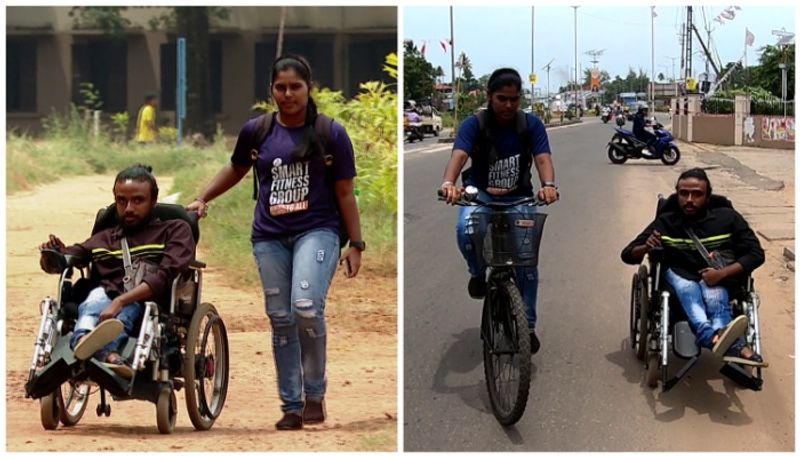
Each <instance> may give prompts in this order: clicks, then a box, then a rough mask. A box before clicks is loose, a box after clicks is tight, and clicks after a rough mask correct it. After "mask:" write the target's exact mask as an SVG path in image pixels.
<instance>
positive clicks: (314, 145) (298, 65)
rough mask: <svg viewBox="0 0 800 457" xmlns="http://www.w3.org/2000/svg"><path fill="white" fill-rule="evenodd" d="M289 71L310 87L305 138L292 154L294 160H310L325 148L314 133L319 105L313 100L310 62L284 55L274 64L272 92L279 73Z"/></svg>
mask: <svg viewBox="0 0 800 457" xmlns="http://www.w3.org/2000/svg"><path fill="white" fill-rule="evenodd" d="M287 70H294V71H295V73H297V74H298V76H300V77H301V78H303V81H305V82H306V85H307V86H308V105H306V119H305V122H304V124H303V125H304V126H305V128H304V130H303V136H302V137H300V143H299V144H298V145H297V149H295V150H294V151H293V152H292V158H294V159H295V160H304V159H308V158H310V157H311V156H313V155H314V154H315V153H317V152H322V147H323V146H322V142H321V141H320V139H319V136H318V135H317V133H316V132H315V131H314V123H315V122H316V120H317V104H316V103H314V99H313V98H311V87H312V84H313V83H312V79H311V65H309V63H308V61H307V60H306V59H305V58H304V57H303V56H300V55H297V54H284V55H282V56H280V57H278V58H277V59H275V61H274V62H272V75H271V78H270V92H271V91H272V84H274V83H275V79H276V78H277V77H278V73H280V72H283V71H287Z"/></svg>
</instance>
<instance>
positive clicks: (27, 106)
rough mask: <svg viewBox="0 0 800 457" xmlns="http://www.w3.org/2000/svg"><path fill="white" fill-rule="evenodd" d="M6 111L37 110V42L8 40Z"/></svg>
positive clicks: (30, 111) (27, 111)
mask: <svg viewBox="0 0 800 457" xmlns="http://www.w3.org/2000/svg"><path fill="white" fill-rule="evenodd" d="M6 111H7V112H9V113H34V112H36V42H35V41H32V40H14V39H9V40H8V41H7V42H6Z"/></svg>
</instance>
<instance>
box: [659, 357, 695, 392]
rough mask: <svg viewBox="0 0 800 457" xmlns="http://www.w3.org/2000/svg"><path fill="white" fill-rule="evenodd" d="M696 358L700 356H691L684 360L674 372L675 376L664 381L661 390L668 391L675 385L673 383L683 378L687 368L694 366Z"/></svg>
mask: <svg viewBox="0 0 800 457" xmlns="http://www.w3.org/2000/svg"><path fill="white" fill-rule="evenodd" d="M698 360H700V357H698V356H694V357H691V358H690V359H689V361H688V362H686V363H685V364H684V365H683V366H682V367H681V368H680V370H678V372H677V373H675V376H674V377H673V378H672V379H670V380H668V381H667V382H665V383H664V385H663V386H662V391H663V392H669V391H670V390H672V388H673V387H675V385H676V384H678V383H679V382H680V380H681V379H683V377H684V376H686V373H688V372H689V370H691V369H692V367H693V366H694V364H695V363H697V361H698Z"/></svg>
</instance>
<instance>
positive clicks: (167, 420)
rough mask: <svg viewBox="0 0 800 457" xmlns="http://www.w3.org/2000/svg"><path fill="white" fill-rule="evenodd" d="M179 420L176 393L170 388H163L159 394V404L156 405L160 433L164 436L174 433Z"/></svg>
mask: <svg viewBox="0 0 800 457" xmlns="http://www.w3.org/2000/svg"><path fill="white" fill-rule="evenodd" d="M177 418H178V399H177V398H176V397H175V391H174V390H173V389H170V388H162V389H161V391H159V392H158V402H157V403H156V423H157V424H158V431H159V432H161V433H162V434H164V435H168V434H170V433H172V430H173V429H174V428H175V420H176V419H177Z"/></svg>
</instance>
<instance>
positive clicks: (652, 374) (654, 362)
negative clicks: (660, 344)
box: [645, 353, 661, 389]
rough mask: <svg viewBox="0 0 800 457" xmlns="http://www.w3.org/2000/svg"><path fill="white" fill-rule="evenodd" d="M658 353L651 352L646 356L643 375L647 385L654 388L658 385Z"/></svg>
mask: <svg viewBox="0 0 800 457" xmlns="http://www.w3.org/2000/svg"><path fill="white" fill-rule="evenodd" d="M660 363H661V362H660V361H659V357H658V354H655V353H651V354H650V355H649V356H648V357H647V374H646V375H645V382H646V383H647V387H649V388H651V389H655V388H656V387H658V375H659V373H660V371H659V369H658V367H659V365H660Z"/></svg>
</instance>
